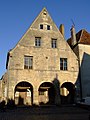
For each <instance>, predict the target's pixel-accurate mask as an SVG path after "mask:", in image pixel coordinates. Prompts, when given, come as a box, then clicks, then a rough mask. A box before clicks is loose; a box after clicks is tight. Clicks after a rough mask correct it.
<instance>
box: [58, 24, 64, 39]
mask: <svg viewBox="0 0 90 120" xmlns="http://www.w3.org/2000/svg"><path fill="white" fill-rule="evenodd" d="M59 31H60V32H61V34H62V35H63V37H64V25H63V24H61V25H60V27H59Z"/></svg>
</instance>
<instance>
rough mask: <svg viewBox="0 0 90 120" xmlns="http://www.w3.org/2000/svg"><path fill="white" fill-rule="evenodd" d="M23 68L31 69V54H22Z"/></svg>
mask: <svg viewBox="0 0 90 120" xmlns="http://www.w3.org/2000/svg"><path fill="white" fill-rule="evenodd" d="M24 69H30V70H31V69H33V56H26V55H25V56H24Z"/></svg>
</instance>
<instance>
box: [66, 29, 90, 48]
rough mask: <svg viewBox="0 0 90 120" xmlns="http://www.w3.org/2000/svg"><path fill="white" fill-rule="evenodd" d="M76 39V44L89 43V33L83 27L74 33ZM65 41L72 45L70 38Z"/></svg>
mask: <svg viewBox="0 0 90 120" xmlns="http://www.w3.org/2000/svg"><path fill="white" fill-rule="evenodd" d="M76 41H77V44H85V45H90V33H88V32H87V31H86V30H85V29H82V30H80V31H79V32H78V33H76ZM67 42H68V44H69V45H70V46H72V44H71V38H69V39H68V40H67Z"/></svg>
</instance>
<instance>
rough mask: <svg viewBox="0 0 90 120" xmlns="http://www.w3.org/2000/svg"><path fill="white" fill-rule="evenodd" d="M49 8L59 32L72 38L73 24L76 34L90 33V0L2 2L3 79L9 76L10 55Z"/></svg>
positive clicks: (0, 66)
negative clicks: (61, 27)
mask: <svg viewBox="0 0 90 120" xmlns="http://www.w3.org/2000/svg"><path fill="white" fill-rule="evenodd" d="M44 7H46V9H47V10H48V12H49V14H50V16H51V17H52V19H53V21H54V22H55V24H56V25H57V27H58V28H59V26H60V24H64V27H65V39H66V40H67V39H68V38H69V37H70V28H71V26H72V24H73V23H72V20H73V22H74V24H75V29H76V32H78V31H80V30H81V29H86V30H87V31H88V32H89V33H90V0H0V78H1V77H2V75H3V74H4V73H5V72H6V60H7V53H8V51H9V50H10V49H12V48H13V47H15V45H16V44H17V42H18V41H19V40H20V38H21V37H22V36H23V35H24V34H25V32H26V31H27V29H28V28H29V26H30V25H31V24H32V22H33V21H34V19H35V18H36V17H37V15H38V14H39V13H40V12H41V10H42V9H43V8H44Z"/></svg>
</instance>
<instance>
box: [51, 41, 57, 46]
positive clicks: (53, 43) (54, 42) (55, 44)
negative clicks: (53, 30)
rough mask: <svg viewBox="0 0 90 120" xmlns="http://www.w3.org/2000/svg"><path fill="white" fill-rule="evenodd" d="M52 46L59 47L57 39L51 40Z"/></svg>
mask: <svg viewBox="0 0 90 120" xmlns="http://www.w3.org/2000/svg"><path fill="white" fill-rule="evenodd" d="M51 47H52V48H57V39H52V41H51Z"/></svg>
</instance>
